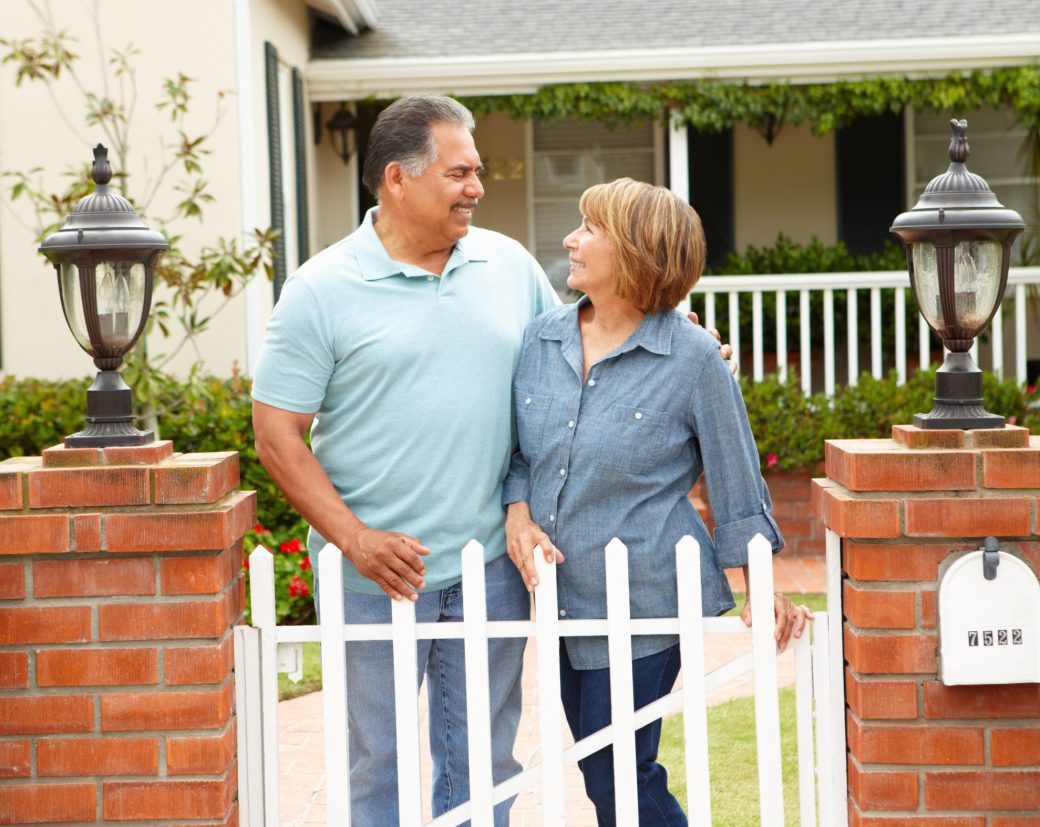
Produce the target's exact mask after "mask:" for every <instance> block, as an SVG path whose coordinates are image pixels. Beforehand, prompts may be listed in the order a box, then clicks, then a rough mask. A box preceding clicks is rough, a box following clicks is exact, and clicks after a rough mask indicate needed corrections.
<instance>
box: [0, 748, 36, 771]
mask: <svg viewBox="0 0 1040 827" xmlns="http://www.w3.org/2000/svg"><path fill="white" fill-rule="evenodd" d="M31 771H32V747H31V745H30V743H29V741H0V778H28V777H29V773H30V772H31Z"/></svg>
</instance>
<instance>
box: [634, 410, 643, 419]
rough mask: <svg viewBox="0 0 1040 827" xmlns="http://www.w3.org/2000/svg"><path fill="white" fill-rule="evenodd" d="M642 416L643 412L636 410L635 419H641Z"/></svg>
mask: <svg viewBox="0 0 1040 827" xmlns="http://www.w3.org/2000/svg"><path fill="white" fill-rule="evenodd" d="M642 418H643V414H642V413H640V412H639V411H636V419H642Z"/></svg>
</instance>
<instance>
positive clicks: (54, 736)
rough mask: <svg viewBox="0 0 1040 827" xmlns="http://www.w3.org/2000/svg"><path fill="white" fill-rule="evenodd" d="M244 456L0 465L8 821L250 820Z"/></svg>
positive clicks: (3, 765) (0, 744)
mask: <svg viewBox="0 0 1040 827" xmlns="http://www.w3.org/2000/svg"><path fill="white" fill-rule="evenodd" d="M238 482H239V472H238V455H237V454H236V453H234V452H228V453H212V454H174V453H173V447H172V444H171V443H170V442H169V441H164V442H156V443H153V444H151V445H147V446H143V447H139V448H136V447H135V448H108V449H104V450H100V449H73V450H67V449H65V448H64V447H62V446H59V447H56V448H50V449H48V450H46V451H44V452H43V456H42V457H32V458H15V459H9V460H7V461H6V462H3V463H0V824H22V823H39V822H90V823H96V822H102V821H113V822H115V821H121V822H124V823H125V822H130V821H132V822H135V823H138V824H140V823H148V822H153V821H163V822H165V823H177V824H199V825H202V824H229V823H231V824H234V823H237V804H236V791H237V770H236V762H235V746H236V743H235V720H234V712H233V699H234V684H233V675H232V667H233V663H234V658H233V654H232V634H231V629H232V626H234V624H236V623H237V622H239V620H240V618H241V616H242V606H243V600H242V597H243V592H242V578H241V562H242V537H243V535H244V534H245V532H246V531H247V530H248V529H249V528H250V527H251V526H252V525H253V524H254V523H255V513H256V506H255V494H254V493H253V492H242V491H236V490H235V489H236V487H237V486H238Z"/></svg>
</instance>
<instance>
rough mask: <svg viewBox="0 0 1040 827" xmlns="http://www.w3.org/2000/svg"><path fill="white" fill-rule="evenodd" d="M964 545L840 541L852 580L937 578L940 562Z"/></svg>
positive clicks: (903, 580)
mask: <svg viewBox="0 0 1040 827" xmlns="http://www.w3.org/2000/svg"><path fill="white" fill-rule="evenodd" d="M963 548H964V544H963V543H960V544H952V543H934V544H933V543H929V544H923V543H895V544H893V543H862V542H857V541H855V540H846V541H845V543H844V544H843V551H844V556H845V570H846V571H847V572H848V575H849V576H850V577H852V578H854V579H855V580H861V581H885V580H893V581H900V582H912V581H920V580H936V578H937V577H938V570H939V563H941V562H942V561H943V560H944V559H945V558H946V557H948V556H949V555H950V553H951V552H953V551H956V550H959V549H963Z"/></svg>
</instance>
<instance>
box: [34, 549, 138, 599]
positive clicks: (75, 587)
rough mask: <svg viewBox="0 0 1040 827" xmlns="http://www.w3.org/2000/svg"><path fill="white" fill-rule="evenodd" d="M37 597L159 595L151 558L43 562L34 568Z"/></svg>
mask: <svg viewBox="0 0 1040 827" xmlns="http://www.w3.org/2000/svg"><path fill="white" fill-rule="evenodd" d="M33 594H34V595H35V596H36V597H102V596H112V595H140V594H155V566H154V564H153V563H152V561H151V560H150V559H149V558H147V557H136V558H132V559H123V560H43V561H37V562H36V563H34V564H33Z"/></svg>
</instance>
